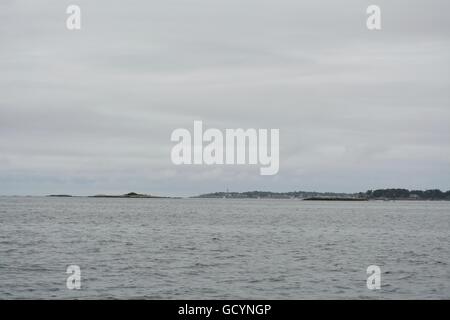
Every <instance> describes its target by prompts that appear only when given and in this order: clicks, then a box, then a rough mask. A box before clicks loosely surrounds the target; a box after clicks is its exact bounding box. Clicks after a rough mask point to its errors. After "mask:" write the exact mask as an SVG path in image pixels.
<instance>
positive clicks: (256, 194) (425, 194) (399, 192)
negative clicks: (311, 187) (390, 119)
mask: <svg viewBox="0 0 450 320" xmlns="http://www.w3.org/2000/svg"><path fill="white" fill-rule="evenodd" d="M310 197H334V198H360V199H389V200H395V199H397V200H450V191H447V192H443V191H441V190H439V189H430V190H425V191H422V190H408V189H378V190H368V191H367V192H359V193H335V192H314V191H312V192H311V191H291V192H270V191H247V192H214V193H207V194H202V195H199V196H196V197H195V198H234V199H259V198H261V199H305V198H310Z"/></svg>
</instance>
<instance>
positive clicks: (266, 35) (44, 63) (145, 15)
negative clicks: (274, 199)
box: [0, 0, 450, 195]
mask: <svg viewBox="0 0 450 320" xmlns="http://www.w3.org/2000/svg"><path fill="white" fill-rule="evenodd" d="M309 2H310V3H306V2H305V1H294V0H281V1H273V0H272V1H268V0H263V1H261V0H240V1H237V0H227V1H210V0H168V1H138V0H132V1H127V2H123V1H117V0H116V1H111V0H108V1H106V0H104V1H103V0H98V1H87V0H79V1H75V2H73V1H50V0H39V1H33V2H32V4H31V2H30V1H24V0H15V1H2V2H1V3H0V194H46V193H73V194H92V193H104V192H111V193H121V192H128V191H136V192H148V193H154V194H171V195H192V194H197V193H201V192H209V191H223V190H225V189H226V188H229V189H230V190H235V191H243V190H248V189H252V190H253V189H260V190H262V189H263V190H273V191H287V190H299V189H301V190H317V191H359V190H366V189H368V188H378V187H406V188H431V187H438V188H442V189H446V190H447V189H450V186H449V184H448V181H450V126H449V120H450V92H449V86H450V73H449V71H450V58H449V57H450V37H449V32H450V20H449V19H448V18H447V15H448V13H449V12H450V3H449V2H448V1H444V0H442V1H441V0H439V1H438V0H434V1H425V0H414V1H395V2H394V1H386V0H384V1H376V2H377V3H376V4H378V5H379V6H380V7H381V9H382V30H381V31H369V30H367V29H366V25H365V20H366V13H365V10H366V8H367V6H368V5H370V4H373V3H372V2H369V1H360V0H359V1H357V0H345V1H332V0H327V1H325V0H322V1H309ZM74 3H76V4H78V5H79V6H80V7H81V10H82V29H81V30H80V31H68V30H67V29H66V27H65V19H66V17H67V15H66V13H65V10H66V8H67V6H68V5H70V4H74ZM194 120H202V121H203V123H204V125H205V126H207V127H215V128H219V129H225V128H238V127H242V128H267V129H270V128H278V129H280V172H279V174H278V175H277V176H274V177H267V176H260V175H259V169H258V168H259V167H258V166H212V167H208V166H197V167H196V166H175V165H173V164H172V163H171V160H170V150H171V148H172V146H173V143H172V142H171V141H170V134H171V132H172V131H173V130H174V129H176V128H180V127H184V128H189V129H191V130H192V125H193V121H194Z"/></svg>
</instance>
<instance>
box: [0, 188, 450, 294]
mask: <svg viewBox="0 0 450 320" xmlns="http://www.w3.org/2000/svg"><path fill="white" fill-rule="evenodd" d="M69 265H77V266H79V267H80V269H81V289H80V290H76V289H75V290H70V289H68V288H67V286H66V280H67V277H68V276H69V274H67V273H66V269H67V267H68V266H69ZM370 265H377V266H379V267H380V268H381V288H380V289H379V290H369V289H368V288H367V285H366V280H367V277H368V275H367V273H366V272H367V267H368V266H370ZM35 298H37V299H96V298H100V299H353V298H356V299H449V298H450V202H444V201H423V202H420V201H370V202H331V201H330V202H326V201H324V202H322V201H317V202H316V201H300V200H231V199H95V198H45V197H0V299H35Z"/></svg>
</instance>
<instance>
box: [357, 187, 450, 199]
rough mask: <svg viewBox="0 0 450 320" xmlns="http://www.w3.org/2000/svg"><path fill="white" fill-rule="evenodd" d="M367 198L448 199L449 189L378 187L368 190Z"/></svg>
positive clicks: (449, 196) (449, 197) (449, 195)
mask: <svg viewBox="0 0 450 320" xmlns="http://www.w3.org/2000/svg"><path fill="white" fill-rule="evenodd" d="M366 197H367V198H369V199H418V200H450V190H449V191H447V192H443V191H441V190H439V189H430V190H408V189H378V190H368V191H367V192H366Z"/></svg>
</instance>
